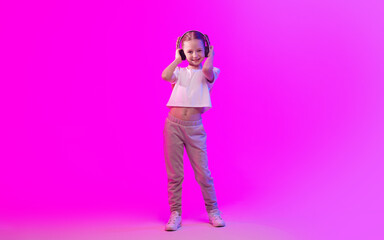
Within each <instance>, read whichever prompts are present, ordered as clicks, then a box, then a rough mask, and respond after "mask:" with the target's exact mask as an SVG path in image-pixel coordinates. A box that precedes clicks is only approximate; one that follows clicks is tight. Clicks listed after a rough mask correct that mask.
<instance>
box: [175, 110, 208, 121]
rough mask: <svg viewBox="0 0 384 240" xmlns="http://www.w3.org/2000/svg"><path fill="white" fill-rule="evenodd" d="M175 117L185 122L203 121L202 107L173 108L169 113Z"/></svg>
mask: <svg viewBox="0 0 384 240" xmlns="http://www.w3.org/2000/svg"><path fill="white" fill-rule="evenodd" d="M169 112H170V113H171V114H172V115H173V116H174V117H176V118H178V119H181V120H184V121H196V120H200V119H201V114H202V112H203V108H202V107H171V110H170V111H169Z"/></svg>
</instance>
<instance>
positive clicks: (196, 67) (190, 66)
mask: <svg viewBox="0 0 384 240" xmlns="http://www.w3.org/2000/svg"><path fill="white" fill-rule="evenodd" d="M187 68H188V69H195V70H201V69H203V65H202V64H200V65H199V66H192V65H188V66H187Z"/></svg>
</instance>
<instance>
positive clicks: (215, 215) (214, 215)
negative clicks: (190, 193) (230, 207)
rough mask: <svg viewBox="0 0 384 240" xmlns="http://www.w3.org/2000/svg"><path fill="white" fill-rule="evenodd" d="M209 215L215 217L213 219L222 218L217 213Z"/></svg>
mask: <svg viewBox="0 0 384 240" xmlns="http://www.w3.org/2000/svg"><path fill="white" fill-rule="evenodd" d="M211 216H212V217H213V218H215V220H217V219H219V220H223V219H222V218H221V216H220V215H218V214H212V215H211Z"/></svg>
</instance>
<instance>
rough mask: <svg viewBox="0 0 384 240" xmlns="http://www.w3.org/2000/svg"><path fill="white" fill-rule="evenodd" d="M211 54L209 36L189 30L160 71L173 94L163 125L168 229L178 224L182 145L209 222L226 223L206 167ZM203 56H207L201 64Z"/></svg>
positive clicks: (214, 73)
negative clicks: (204, 117)
mask: <svg viewBox="0 0 384 240" xmlns="http://www.w3.org/2000/svg"><path fill="white" fill-rule="evenodd" d="M179 40H180V41H181V45H182V51H183V53H184V54H185V57H186V60H187V61H188V64H189V65H188V66H187V67H186V68H180V67H178V65H179V64H180V63H181V62H182V57H181V55H180V52H179V51H181V49H179ZM183 53H181V54H182V55H183ZM213 56H214V51H213V46H210V45H209V39H208V37H207V36H206V35H204V34H202V33H201V32H198V31H188V32H186V33H185V34H184V35H183V36H182V37H181V38H180V37H179V38H178V41H177V45H176V56H175V60H174V61H173V62H172V63H171V64H170V65H169V66H168V67H167V68H166V69H165V70H164V71H163V73H162V78H163V79H164V80H166V81H168V82H170V83H171V84H172V94H171V97H170V99H169V101H168V103H167V107H169V108H170V111H169V113H168V117H167V118H166V121H165V127H164V154H165V163H166V169H167V175H168V202H169V205H170V210H171V215H170V218H169V221H168V223H167V224H166V225H165V230H167V231H175V230H177V229H178V228H179V227H181V212H182V211H181V192H182V182H183V179H184V169H183V154H184V146H185V148H186V150H187V154H188V157H189V160H190V162H191V165H192V168H193V170H194V173H195V178H196V180H197V182H198V183H199V185H200V187H201V191H202V193H203V198H204V201H205V207H206V210H207V212H208V216H209V222H210V223H211V224H212V225H213V226H215V227H224V226H225V222H224V221H223V219H222V218H221V216H220V211H219V209H218V207H217V200H216V192H215V188H214V185H213V179H212V177H211V172H210V171H209V169H208V158H207V145H206V138H207V135H206V132H205V129H204V126H203V123H202V118H201V115H202V114H203V113H204V112H206V111H207V110H209V109H210V108H211V107H212V105H211V99H210V94H209V91H210V90H211V88H212V86H213V84H214V83H215V81H216V79H217V77H218V75H219V73H220V70H219V69H218V68H216V67H213ZM205 57H207V59H206V61H205V63H204V65H202V62H203V60H204V58H205Z"/></svg>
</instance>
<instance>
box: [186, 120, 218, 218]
mask: <svg viewBox="0 0 384 240" xmlns="http://www.w3.org/2000/svg"><path fill="white" fill-rule="evenodd" d="M185 129H186V143H185V148H186V150H187V153H188V157H189V160H190V162H191V165H192V168H193V170H194V172H195V178H196V181H197V182H198V183H199V185H200V188H201V191H202V193H203V198H204V202H205V208H206V210H207V212H210V211H211V210H214V209H218V207H217V199H216V192H215V188H214V185H213V178H212V177H211V172H210V171H209V169H208V156H207V143H206V140H207V134H206V132H205V129H204V126H203V124H200V125H197V126H191V127H188V128H185Z"/></svg>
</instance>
